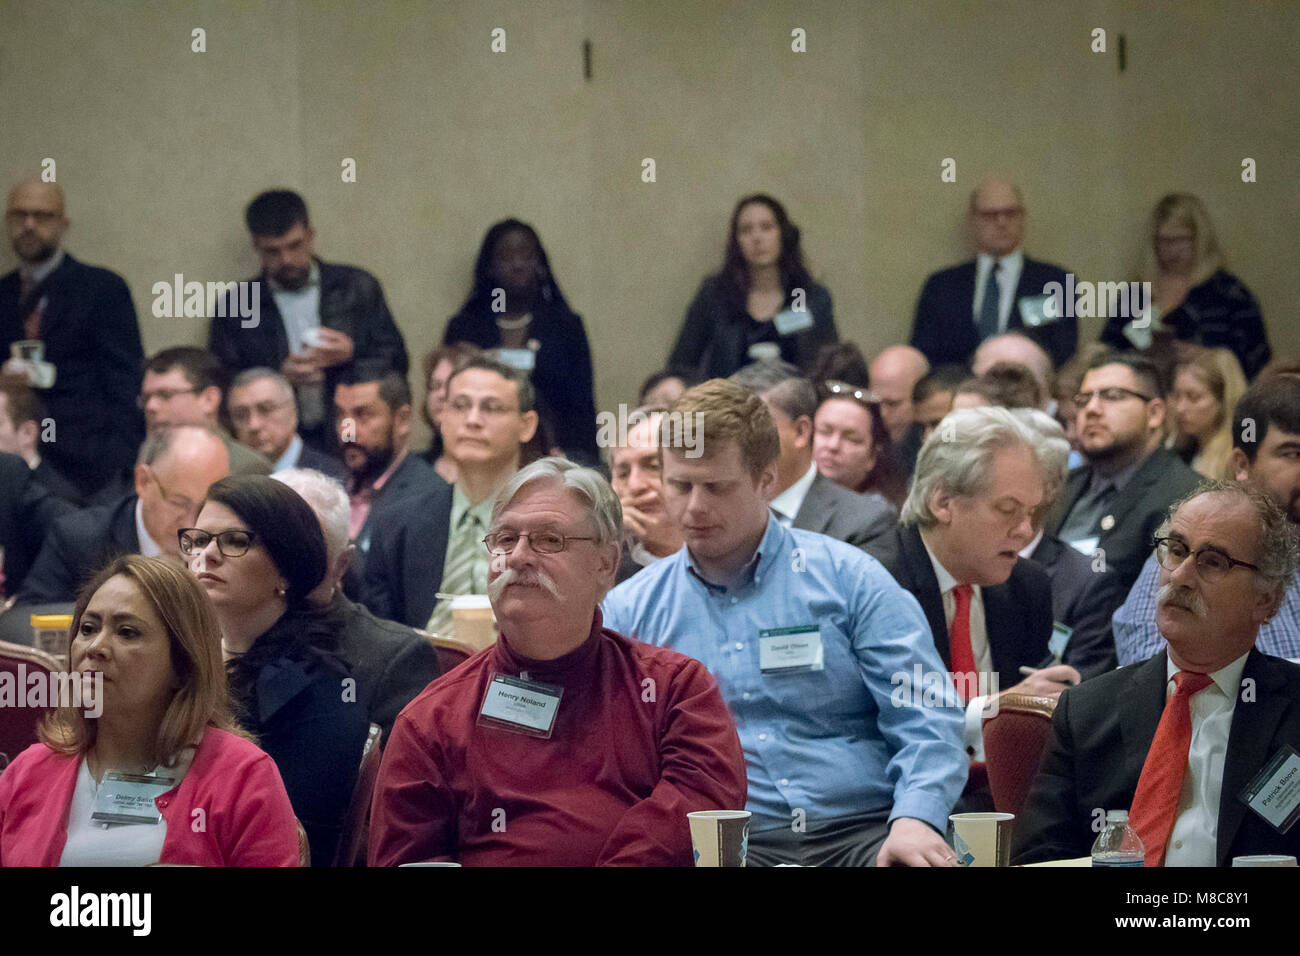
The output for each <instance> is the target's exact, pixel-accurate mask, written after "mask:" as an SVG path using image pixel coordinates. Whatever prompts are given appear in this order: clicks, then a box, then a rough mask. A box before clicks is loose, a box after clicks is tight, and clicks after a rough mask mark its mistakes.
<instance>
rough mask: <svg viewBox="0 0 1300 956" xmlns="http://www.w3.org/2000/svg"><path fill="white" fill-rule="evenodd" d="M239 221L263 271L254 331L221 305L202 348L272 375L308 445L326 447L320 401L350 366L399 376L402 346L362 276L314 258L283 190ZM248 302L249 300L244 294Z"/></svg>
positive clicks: (403, 365)
mask: <svg viewBox="0 0 1300 956" xmlns="http://www.w3.org/2000/svg"><path fill="white" fill-rule="evenodd" d="M244 222H245V224H246V225H247V226H248V231H249V234H250V235H251V236H252V240H253V248H254V249H255V250H256V251H257V256H258V259H259V260H260V262H261V266H262V271H261V272H260V273H259V274H258V275H257V276H254V277H253V278H252V279H250V280H248V281H250V282H255V283H257V286H256V291H257V306H256V308H257V310H258V311H257V313H256V320H255V321H256V324H249V321H250V320H248V319H245V318H243V317H242V316H241V315H240V312H239V309H238V308H236V305H237V304H238V303H237V297H238V296H239V295H240V293H239V292H234V293H231V295H230V296H228V297H227V300H226V306H225V317H224V318H221V317H215V318H213V319H212V321H211V325H210V326H209V330H208V343H209V344H208V347H209V348H210V349H212V351H213V353H214V354H215V355H216V356H217V357H218V358H219V359H220V360H221V362H222V364H223V365H225V367H226V368H227V369H229V370H230V371H232V372H238V371H243V370H244V369H246V368H253V367H254V366H269V367H271V368H275V369H279V370H280V371H281V372H283V373H284V377H285V378H287V379H288V380H289V381H290V382H292V383H293V387H294V390H295V391H296V392H297V395H298V421H299V423H300V425H301V428H302V431H303V435H304V437H306V438H307V443H308V444H314V445H317V446H318V447H319V448H321V449H324V448H327V447H329V438H328V417H329V405H328V402H329V399H330V396H332V395H333V394H334V389H335V386H336V385H338V383H339V380H340V377H341V376H342V374H343V373H344V372H345V371H347V369H348V367H349V365H350V363H352V362H354V361H362V360H369V361H373V362H377V363H379V364H382V365H385V366H387V367H388V368H391V369H392V370H393V371H395V372H397V373H398V374H400V375H402V376H405V375H406V370H407V363H408V360H407V356H406V344H405V342H403V341H402V333H401V332H399V331H398V329H397V324H396V323H395V322H394V321H393V316H392V313H391V312H389V311H388V303H387V302H386V301H384V290H383V289H382V288H381V287H380V285H379V281H378V280H377V279H376V278H375V277H374V276H372V275H371V274H370V273H369V272H366V271H365V270H363V269H358V268H356V267H355V266H345V265H339V264H337V263H332V262H323V261H322V260H320V259H318V258H316V254H315V245H316V230H315V229H313V228H312V225H311V222H310V221H309V220H308V218H307V204H306V203H305V202H303V199H302V197H301V196H299V195H298V194H297V193H295V192H290V191H289V190H285V189H273V190H269V191H267V192H264V193H262V194H261V195H259V196H257V197H256V198H255V199H253V201H252V202H250V203H249V204H248V208H247V210H245V212H244ZM243 295H244V297H245V298H247V297H248V293H247V292H244V293H243Z"/></svg>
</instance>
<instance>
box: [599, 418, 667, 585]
mask: <svg viewBox="0 0 1300 956" xmlns="http://www.w3.org/2000/svg"><path fill="white" fill-rule="evenodd" d="M637 414H644V415H645V418H644V419H643V420H641V421H639V422H637V423H636V424H635V425H630V426H629V428H628V430H627V435H626V437H625V441H626V444H624V445H619V446H618V447H616V448H614V449H613V450H612V452H611V453H610V479H609V484H610V487H612V488H613V489H614V494H616V495H618V503H619V506H620V507H621V508H622V509H623V551H622V555H621V557H620V558H619V563H618V572H617V573H616V574H615V577H614V583H615V584H622V583H623V582H624V581H626V580H627V579H628V578H630V577H631V576H632V575H634V574H636V573H637V572H638V571H640V570H641V569H642V568H644V567H646V566H647V565H649V564H651V563H652V562H654V561H657V560H659V559H660V558H666V557H668V555H670V554H672V553H673V552H675V551H676V550H678V549H679V548H680V547H681V546H682V533H681V530H680V529H679V528H678V527H677V526H676V525H675V524H673V520H672V518H671V517H669V515H668V509H667V508H665V507H664V485H663V475H662V472H661V461H660V456H659V435H660V432H661V430H662V427H663V420H664V410H663V409H653V410H651V411H650V412H649V413H646V412H644V411H643V410H641V409H638V410H637V411H636V412H633V413H632V415H637ZM632 415H629V416H628V418H629V420H630V419H631V418H632Z"/></svg>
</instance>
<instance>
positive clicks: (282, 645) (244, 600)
mask: <svg viewBox="0 0 1300 956" xmlns="http://www.w3.org/2000/svg"><path fill="white" fill-rule="evenodd" d="M178 538H179V541H180V550H181V554H182V555H183V556H184V558H185V559H186V561H187V562H188V563H189V569H190V572H191V573H192V574H193V575H194V577H195V579H196V580H197V581H198V583H199V586H200V587H201V588H203V590H204V591H206V592H207V595H208V597H209V598H210V599H211V601H212V604H213V606H214V607H215V608H216V611H217V618H218V619H219V621H220V623H221V636H222V639H221V645H222V652H223V655H224V657H225V659H226V670H227V673H228V675H229V679H230V694H231V698H232V700H233V702H234V705H235V711H236V715H237V717H238V719H239V722H240V724H241V725H242V726H244V727H245V728H247V729H248V730H249V731H250V732H252V733H253V734H254V735H256V737H257V738H258V740H259V742H260V743H261V745H262V747H263V749H265V750H266V752H267V753H269V754H270V755H271V757H272V758H274V760H275V762H276V765H277V766H278V767H279V768H280V775H281V776H282V777H283V778H284V783H285V788H286V789H287V790H288V792H289V799H290V800H291V801H292V802H293V807H294V811H295V812H296V814H297V816H298V819H299V820H300V821H301V822H302V825H303V829H305V830H306V831H307V839H308V841H309V842H310V844H311V856H312V863H313V864H314V865H328V864H329V863H330V862H331V861H332V860H333V859H334V855H335V850H336V844H337V842H338V838H339V834H340V832H341V829H342V824H343V816H344V814H345V813H346V812H347V807H348V802H349V800H350V799H351V796H352V788H353V784H354V783H355V781H356V776H357V769H358V765H359V762H360V759H361V750H362V747H363V746H364V744H365V740H366V734H367V731H368V730H369V726H370V722H369V718H368V717H367V715H366V711H365V708H364V707H362V706H361V705H360V704H358V703H356V693H355V684H353V685H352V693H351V694H350V695H349V682H350V681H351V680H352V678H351V675H350V672H349V669H348V666H347V664H346V663H345V661H344V660H343V658H342V656H341V655H340V652H339V628H340V623H339V621H338V620H337V618H336V617H335V616H334V615H333V614H332V613H331V612H329V611H328V610H327V609H324V608H318V607H315V606H313V605H312V604H310V603H309V602H308V600H307V596H308V595H309V594H310V593H311V592H312V591H313V590H315V589H316V588H317V587H318V586H319V585H320V584H321V582H322V581H323V580H324V579H325V571H326V555H325V538H324V535H323V534H322V532H321V528H320V523H319V521H318V520H317V519H316V515H315V512H313V511H312V510H311V507H310V506H309V505H308V504H307V502H306V501H304V500H303V499H302V498H301V497H300V496H299V495H298V493H297V492H295V491H293V490H292V489H291V488H289V487H288V486H287V485H284V484H282V483H281V482H278V481H274V480H272V479H270V478H264V477H262V476H253V475H243V476H235V477H230V478H223V479H222V480H221V481H218V482H216V483H215V484H213V485H212V487H210V488H209V489H208V495H207V498H206V499H205V500H204V502H203V506H202V508H200V510H199V516H198V519H197V520H196V522H195V527H193V528H183V529H181V531H180V532H179V535H178Z"/></svg>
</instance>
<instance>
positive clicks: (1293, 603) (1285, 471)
mask: <svg viewBox="0 0 1300 956" xmlns="http://www.w3.org/2000/svg"><path fill="white" fill-rule="evenodd" d="M1232 439H1233V444H1234V447H1233V449H1232V460H1233V468H1234V470H1235V472H1236V478H1237V480H1238V481H1246V482H1250V483H1251V484H1253V485H1255V486H1256V487H1257V488H1259V490H1260V491H1263V492H1264V493H1265V494H1267V495H1269V496H1270V497H1271V498H1272V499H1273V500H1274V501H1276V502H1277V504H1278V506H1279V507H1281V509H1282V510H1283V511H1284V512H1285V513H1286V516H1287V520H1288V521H1289V522H1290V523H1291V527H1292V528H1293V529H1295V528H1296V527H1298V526H1300V378H1295V377H1294V376H1287V375H1281V376H1278V377H1277V378H1271V379H1262V380H1260V381H1258V382H1256V383H1255V384H1254V385H1252V386H1251V387H1250V389H1249V390H1248V391H1247V392H1246V394H1245V395H1243V396H1242V397H1241V401H1239V402H1238V403H1237V409H1236V412H1235V413H1234V415H1233V425H1232ZM1159 577H1160V565H1159V564H1158V563H1157V562H1156V558H1155V555H1154V554H1153V555H1152V556H1151V557H1149V558H1148V559H1147V563H1146V564H1145V565H1144V566H1143V568H1142V573H1141V574H1140V575H1139V576H1138V579H1137V583H1136V584H1134V585H1133V589H1132V590H1131V591H1129V593H1128V599H1127V600H1125V602H1124V604H1123V606H1121V607H1120V609H1119V610H1118V611H1116V612H1115V616H1114V617H1113V618H1112V626H1113V628H1114V632H1115V650H1116V653H1117V654H1118V655H1119V662H1120V664H1121V665H1124V664H1134V663H1137V662H1138V661H1144V660H1146V659H1147V658H1149V657H1152V656H1154V655H1156V654H1158V653H1160V651H1161V649H1163V648H1164V646H1165V640H1164V638H1163V637H1161V636H1160V629H1159V628H1158V627H1157V626H1156V596H1157V591H1158V579H1159ZM1256 646H1257V647H1258V648H1259V649H1260V651H1262V652H1263V653H1265V654H1272V655H1273V656H1274V657H1285V658H1289V659H1291V660H1295V659H1297V658H1300V572H1297V573H1296V574H1295V575H1293V576H1292V577H1291V580H1290V582H1289V583H1288V584H1287V588H1286V597H1284V598H1283V599H1282V606H1281V608H1279V609H1278V612H1277V614H1276V615H1274V616H1273V618H1272V619H1271V620H1269V621H1267V622H1265V623H1264V625H1263V626H1262V627H1260V629H1259V640H1258V641H1257V642H1256Z"/></svg>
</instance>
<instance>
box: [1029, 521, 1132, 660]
mask: <svg viewBox="0 0 1300 956" xmlns="http://www.w3.org/2000/svg"><path fill="white" fill-rule="evenodd" d="M1029 559H1030V560H1031V561H1033V562H1035V563H1036V564H1039V565H1041V566H1042V567H1043V569H1044V570H1045V571H1047V577H1048V579H1049V580H1050V581H1051V582H1052V614H1053V616H1054V617H1055V619H1056V620H1057V621H1060V622H1061V623H1062V624H1064V625H1066V626H1067V627H1069V628H1072V629H1073V631H1074V633H1073V634H1071V635H1070V640H1069V643H1067V644H1066V645H1065V653H1064V654H1062V655H1061V663H1062V664H1069V665H1071V666H1072V667H1074V669H1075V670H1077V671H1078V672H1079V673H1080V674H1081V675H1082V676H1083V678H1084V679H1085V680H1086V679H1088V678H1089V677H1095V676H1096V675H1098V674H1104V673H1106V672H1107V671H1113V670H1114V669H1115V667H1116V666H1117V664H1118V663H1119V662H1118V659H1117V658H1116V656H1115V637H1114V635H1113V634H1112V633H1111V629H1110V616H1111V613H1112V609H1113V608H1114V607H1115V606H1117V605H1118V604H1122V603H1124V598H1125V596H1126V595H1127V593H1128V592H1127V591H1126V590H1125V588H1124V586H1123V581H1121V580H1120V578H1119V577H1118V576H1117V575H1115V574H1112V573H1111V572H1110V571H1093V569H1092V559H1091V558H1087V557H1084V556H1083V555H1082V554H1080V553H1079V552H1078V551H1075V550H1074V548H1072V547H1070V546H1069V545H1068V544H1066V543H1065V542H1064V541H1061V540H1060V539H1059V538H1054V537H1052V535H1050V534H1045V535H1043V538H1042V540H1041V541H1039V542H1038V547H1036V548H1035V549H1034V553H1033V554H1031V555H1030V556H1029Z"/></svg>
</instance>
